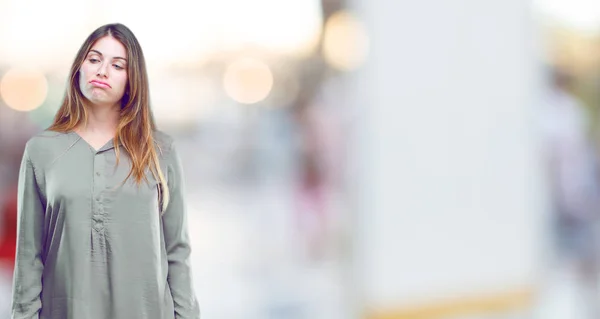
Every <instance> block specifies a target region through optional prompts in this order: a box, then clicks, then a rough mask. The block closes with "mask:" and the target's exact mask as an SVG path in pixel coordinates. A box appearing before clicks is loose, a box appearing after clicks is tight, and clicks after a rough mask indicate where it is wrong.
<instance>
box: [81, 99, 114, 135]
mask: <svg viewBox="0 0 600 319" xmlns="http://www.w3.org/2000/svg"><path fill="white" fill-rule="evenodd" d="M119 116H120V114H119V107H118V106H117V105H115V106H113V107H105V106H98V105H90V106H89V107H88V121H87V125H82V127H78V130H81V131H86V132H94V133H104V134H114V133H115V132H116V130H117V126H118V124H119Z"/></svg>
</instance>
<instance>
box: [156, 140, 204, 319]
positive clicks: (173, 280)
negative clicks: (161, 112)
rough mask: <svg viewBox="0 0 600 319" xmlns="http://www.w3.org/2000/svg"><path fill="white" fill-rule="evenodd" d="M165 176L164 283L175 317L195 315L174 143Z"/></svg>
mask: <svg viewBox="0 0 600 319" xmlns="http://www.w3.org/2000/svg"><path fill="white" fill-rule="evenodd" d="M167 178H168V186H169V192H170V199H169V203H168V206H167V208H166V210H165V212H164V214H163V217H162V219H163V231H164V238H165V245H166V251H167V258H168V262H169V271H168V283H169V287H170V288H171V295H172V296H173V302H174V306H175V319H198V318H200V309H199V305H198V301H197V299H196V295H195V292H194V289H193V285H192V271H191V266H190V254H191V247H190V239H189V231H188V222H187V211H186V201H185V189H184V188H185V186H184V178H183V172H182V167H181V161H180V158H179V156H178V154H177V150H176V149H175V146H174V145H171V150H170V152H169V154H168V164H167Z"/></svg>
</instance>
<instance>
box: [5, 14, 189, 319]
mask: <svg viewBox="0 0 600 319" xmlns="http://www.w3.org/2000/svg"><path fill="white" fill-rule="evenodd" d="M185 206H186V204H185V191H184V181H183V173H182V169H181V165H180V162H179V156H178V153H177V150H176V148H175V147H174V145H173V140H172V138H171V137H170V136H168V135H166V134H165V133H162V132H160V131H158V130H157V128H156V126H155V123H154V119H153V116H152V113H151V110H150V105H149V92H148V76H147V72H146V65H145V61H144V55H143V53H142V49H141V47H140V44H139V43H138V41H137V39H136V37H135V36H134V34H133V33H132V32H131V31H130V30H129V29H128V28H127V27H126V26H124V25H122V24H108V25H104V26H102V27H100V28H98V29H96V30H95V31H94V32H93V33H92V34H91V35H90V36H89V37H88V38H87V39H86V40H85V42H84V43H83V45H82V46H81V48H80V49H79V52H78V53H77V56H76V58H75V61H74V63H73V65H72V67H71V71H70V74H69V80H68V85H67V91H66V94H65V98H64V101H63V102H62V105H61V107H60V109H59V110H58V112H57V114H56V116H55V118H54V122H53V124H52V125H51V126H50V127H49V128H48V129H47V130H45V131H43V132H42V133H40V134H38V135H36V136H34V137H32V138H31V139H30V140H29V141H28V143H27V146H26V149H25V152H24V155H23V159H22V163H21V170H20V175H19V188H18V234H17V237H18V238H17V252H16V262H15V270H14V284H13V302H12V311H13V318H19V319H25V318H51V319H59V318H60V319H82V318H86V319H108V318H111V319H133V318H135V319H142V318H148V319H150V318H156V319H167V318H169V319H172V318H177V319H180V318H181V319H184V318H199V316H200V314H199V312H200V311H199V306H198V302H197V300H196V296H195V293H194V290H193V288H192V275H191V269H190V263H189V257H190V250H191V249H190V243H189V236H188V225H187V219H186V210H185Z"/></svg>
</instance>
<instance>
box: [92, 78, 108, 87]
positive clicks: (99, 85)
mask: <svg viewBox="0 0 600 319" xmlns="http://www.w3.org/2000/svg"><path fill="white" fill-rule="evenodd" d="M90 83H91V84H92V85H93V86H97V87H101V88H106V89H108V88H110V85H108V83H106V82H102V81H97V80H92V81H90Z"/></svg>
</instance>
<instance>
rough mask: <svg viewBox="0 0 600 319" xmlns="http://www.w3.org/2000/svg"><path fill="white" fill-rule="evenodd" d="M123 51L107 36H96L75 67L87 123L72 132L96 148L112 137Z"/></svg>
mask: <svg viewBox="0 0 600 319" xmlns="http://www.w3.org/2000/svg"><path fill="white" fill-rule="evenodd" d="M126 58H127V50H126V49H125V47H124V46H123V44H122V43H121V42H119V41H118V40H116V39H115V38H113V37H111V36H105V37H103V38H100V39H99V40H98V41H96V43H94V45H93V46H92V48H91V49H90V51H89V52H88V54H87V56H86V58H85V60H84V62H83V64H82V65H81V68H80V69H79V88H80V90H81V93H83V96H84V97H85V98H86V101H85V103H86V107H87V109H88V110H89V117H88V123H87V126H86V125H79V126H78V127H76V128H75V130H74V131H75V132H76V133H77V134H78V135H79V136H81V138H82V139H84V140H85V141H86V142H87V143H88V144H89V145H90V146H92V147H93V148H94V149H96V150H98V149H99V148H100V147H102V146H103V145H105V144H106V143H108V141H110V140H111V139H113V138H114V136H115V134H116V130H117V125H118V123H119V111H120V108H121V107H120V105H121V99H122V98H123V95H124V93H125V89H126V87H127V59H126Z"/></svg>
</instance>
